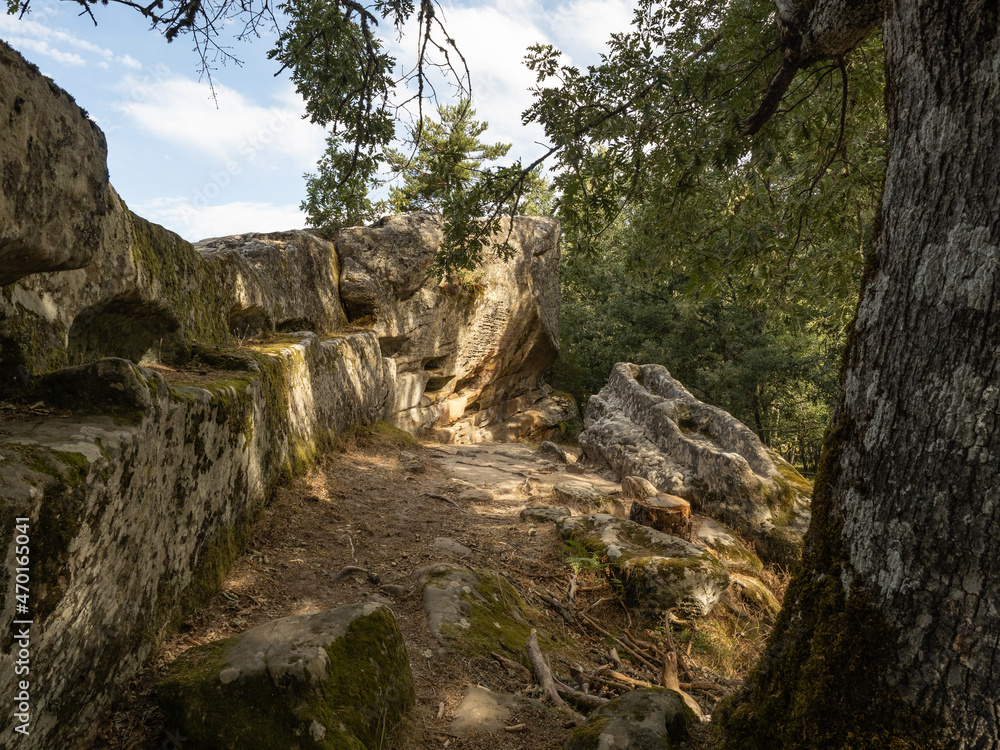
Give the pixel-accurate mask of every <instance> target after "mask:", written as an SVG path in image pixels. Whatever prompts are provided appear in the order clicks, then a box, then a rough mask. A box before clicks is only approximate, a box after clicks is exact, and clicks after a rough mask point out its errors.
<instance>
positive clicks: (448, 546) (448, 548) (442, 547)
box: [434, 536, 472, 557]
mask: <svg viewBox="0 0 1000 750" xmlns="http://www.w3.org/2000/svg"><path fill="white" fill-rule="evenodd" d="M434 549H436V550H438V551H439V552H447V553H448V554H452V555H458V556H459V557H465V556H466V555H471V554H472V550H471V549H469V548H468V547H466V546H465V545H464V544H461V543H460V542H456V541H455V540H454V539H449V538H448V537H446V536H439V537H438V538H437V539H435V540H434Z"/></svg>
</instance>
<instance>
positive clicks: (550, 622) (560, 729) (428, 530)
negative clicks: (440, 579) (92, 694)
mask: <svg viewBox="0 0 1000 750" xmlns="http://www.w3.org/2000/svg"><path fill="white" fill-rule="evenodd" d="M408 454H412V455H415V456H416V457H417V460H416V461H414V460H413V459H412V458H411V456H410V455H408ZM577 468H578V467H577ZM567 479H578V480H579V479H582V480H585V481H589V482H591V483H593V484H594V485H595V486H597V487H598V488H599V489H600V490H601V491H602V492H604V493H612V492H617V491H618V490H619V489H620V488H619V486H618V485H617V484H615V483H613V482H610V481H608V480H606V479H602V478H601V477H598V476H597V475H595V474H593V473H590V472H588V473H586V474H583V475H581V474H570V473H569V472H568V471H567V467H566V466H565V465H561V464H558V463H556V462H549V461H546V460H543V459H540V458H539V457H538V456H537V455H536V454H535V453H534V452H533V451H532V450H531V449H530V448H528V447H527V446H524V445H517V444H480V445H475V446H440V445H428V446H422V447H421V446H413V445H411V444H407V442H406V441H405V440H404V439H403V438H402V437H400V436H398V435H391V434H390V435H388V436H387V435H384V434H381V435H380V434H376V435H368V436H360V437H357V438H354V439H352V441H351V443H350V444H349V445H346V446H344V450H342V451H335V452H332V453H331V454H329V455H328V456H327V457H325V458H324V460H323V461H322V462H321V464H320V465H319V466H318V467H317V468H316V469H315V470H313V471H312V472H310V473H309V474H308V475H307V476H305V477H303V478H300V479H298V480H295V481H294V482H292V483H290V484H289V485H288V486H285V487H282V488H281V489H279V491H278V494H277V497H276V498H275V501H274V502H273V503H272V504H271V505H270V506H269V507H268V508H267V510H266V511H265V512H264V515H263V517H262V519H261V520H260V521H259V523H258V524H257V528H256V532H255V535H254V537H253V539H252V541H251V543H250V545H249V547H248V549H247V551H246V553H245V554H244V555H243V556H242V557H241V558H239V560H238V561H237V562H236V564H235V565H234V567H233V569H232V571H231V572H230V574H229V576H228V577H227V579H226V580H225V582H224V583H223V585H222V587H221V590H220V591H219V593H217V594H216V595H215V596H214V597H213V599H212V600H211V602H210V603H209V604H208V606H206V607H205V608H203V609H201V610H199V611H198V612H197V613H195V615H194V616H193V617H191V618H190V619H189V620H188V621H187V622H186V623H184V625H183V626H182V629H181V632H180V633H178V634H177V635H176V636H175V637H173V638H172V639H170V640H169V641H168V642H167V643H166V644H164V646H163V647H162V648H161V650H160V652H159V654H158V655H157V657H156V659H155V662H154V664H153V665H152V666H151V667H149V668H148V669H147V670H145V672H143V674H142V675H140V677H139V678H137V679H136V680H135V681H134V682H133V683H132V685H131V686H130V688H129V689H128V691H127V692H126V695H125V696H124V698H123V699H122V701H120V703H119V705H118V706H117V707H116V710H115V713H114V716H113V717H112V721H111V722H110V724H109V726H108V729H107V730H106V731H105V732H104V733H103V736H102V740H101V742H100V743H98V745H97V746H98V747H108V748H115V749H116V750H121V749H122V748H130V749H132V750H152V749H153V748H183V747H184V743H183V741H182V740H181V739H180V738H179V737H178V735H177V733H176V730H175V728H171V727H164V726H163V720H162V716H161V714H160V713H159V711H158V710H157V709H156V707H155V704H154V703H153V700H152V694H151V691H152V687H153V685H154V684H155V682H156V680H157V679H158V677H159V676H160V675H162V673H163V671H164V670H165V669H166V666H167V665H168V664H169V663H170V662H171V661H172V660H173V659H174V658H176V656H177V655H178V654H180V653H181V652H182V651H184V650H185V649H187V648H189V647H191V646H192V645H198V644H203V643H208V642H211V641H215V640H218V639H220V638H226V637H229V636H232V635H235V634H237V633H240V632H243V631H245V630H247V629H249V628H251V627H254V626H256V625H259V624H261V623H263V622H265V621H267V620H271V619H274V618H278V617H284V616H287V615H293V614H304V613H310V612H317V611H322V610H325V609H330V608H333V607H337V606H341V605H344V604H351V603H356V602H359V601H381V602H384V603H386V604H388V605H389V606H390V607H391V608H392V609H393V611H394V612H395V613H396V615H397V617H398V619H399V623H400V628H401V630H402V632H403V635H404V638H405V640H406V645H407V650H408V653H409V657H410V662H411V666H412V669H413V674H414V679H415V684H416V690H417V708H416V710H415V711H414V712H413V713H412V716H411V717H410V718H409V719H408V720H407V721H408V724H407V726H405V727H403V728H401V731H400V732H398V733H397V734H396V736H395V739H393V740H392V743H393V744H391V745H388V747H393V748H399V750H416V749H417V748H438V747H448V748H462V749H463V750H486V749H487V748H489V750H498V749H502V748H511V749H513V748H520V749H523V750H543V749H545V750H549V749H554V748H561V747H562V745H563V742H564V741H565V738H566V735H567V733H568V731H569V729H568V727H567V726H565V725H564V723H563V722H562V721H561V720H559V719H558V718H556V717H554V716H553V715H552V714H550V713H548V712H547V711H544V710H541V711H533V710H530V709H525V710H523V711H522V712H521V713H519V714H515V715H514V716H512V717H511V718H510V719H509V722H510V723H514V724H521V725H524V728H523V730H521V731H517V732H507V731H500V732H496V733H494V734H485V733H478V734H477V733H476V732H473V733H472V734H471V735H468V736H463V737H459V736H455V734H456V732H455V731H453V727H452V718H453V714H454V712H455V709H456V707H457V706H458V704H459V703H460V701H461V700H462V698H463V696H464V695H465V694H466V693H467V691H468V689H469V688H470V687H472V686H475V685H482V686H485V687H487V688H489V689H491V690H494V691H500V692H505V693H510V694H525V695H534V693H532V688H533V686H532V685H531V684H530V683H529V682H527V681H526V680H525V679H524V678H523V677H522V676H521V675H519V674H517V673H515V672H513V671H508V670H506V669H503V668H502V667H500V666H499V665H498V664H497V663H496V662H495V661H493V660H492V659H490V658H488V657H468V656H466V655H463V654H460V653H456V652H455V651H453V650H451V649H449V648H448V647H446V646H445V645H444V644H442V643H440V642H439V641H437V640H436V639H435V638H434V637H433V636H432V635H431V633H430V631H429V630H428V627H427V617H426V615H425V613H424V610H423V607H422V604H421V601H420V598H419V595H418V593H417V592H415V590H414V588H415V587H414V579H413V572H414V571H415V570H417V569H419V568H422V567H424V566H426V565H429V564H431V563H435V562H441V561H446V562H459V563H462V564H465V565H469V566H472V567H480V568H486V569H490V570H496V571H500V572H501V573H502V574H503V575H505V576H506V577H507V578H508V579H509V580H510V581H511V582H512V583H514V584H515V585H516V586H517V588H518V589H519V591H520V593H521V594H522V596H524V597H525V599H526V600H528V601H529V602H530V603H532V604H533V605H535V606H537V607H538V608H539V610H543V611H544V614H543V615H542V617H543V618H547V619H546V620H545V622H543V623H542V624H541V627H546V628H548V629H550V630H551V631H552V632H555V633H559V634H563V635H566V636H568V637H571V638H573V639H575V640H576V641H577V642H579V643H580V644H581V646H582V649H581V650H582V651H583V652H586V653H589V654H590V661H589V664H588V663H585V664H584V667H585V668H590V667H592V666H595V665H597V664H598V663H600V662H601V661H602V660H606V659H607V658H608V654H609V650H610V645H609V642H608V639H607V638H606V637H605V636H603V635H602V634H601V633H600V632H598V631H597V630H595V629H594V628H592V627H588V626H585V625H583V626H567V624H566V623H565V622H564V621H563V620H562V619H561V618H560V617H558V616H557V615H556V614H555V613H553V612H551V611H550V610H546V609H545V605H544V603H543V597H544V595H547V594H548V595H553V596H556V597H557V598H558V597H560V596H562V595H564V594H565V592H566V589H567V587H568V584H569V579H570V575H571V569H570V567H569V566H568V565H567V564H566V562H565V559H564V553H563V551H562V544H561V543H560V542H559V541H558V539H557V538H556V535H555V531H554V528H553V524H551V523H529V522H525V521H522V520H520V517H519V514H520V511H521V510H522V509H523V508H524V507H526V506H529V505H539V504H543V503H545V502H549V498H550V495H551V488H552V486H553V485H554V484H555V483H557V482H561V481H565V480H567ZM470 489H478V490H486V491H487V493H488V494H486V493H482V492H480V493H478V495H477V493H470V492H468V490H470ZM463 493H464V494H463ZM576 512H579V511H576ZM443 538H446V539H449V540H452V542H455V543H457V544H452V543H451V542H447V543H446V542H442V541H440V540H441V539H443ZM463 548H464V549H463ZM346 566H356V567H358V568H363V569H365V570H366V571H368V573H370V575H366V574H364V573H354V574H349V575H344V576H342V577H340V578H339V580H338V579H337V573H338V572H339V571H342V570H343V569H344V568H345V567H346ZM580 583H581V592H580V595H579V600H578V605H577V607H578V609H579V610H584V609H586V608H588V607H591V609H590V610H589V615H590V616H591V617H592V618H594V620H595V622H597V623H598V624H599V626H600V627H601V628H603V629H605V630H607V631H609V632H631V633H633V635H637V636H638V637H641V638H643V639H644V640H646V641H647V642H650V641H652V642H654V643H657V642H659V641H660V640H662V637H663V633H662V627H661V628H659V629H656V628H654V629H653V630H643V629H641V628H638V627H637V626H636V625H635V624H634V623H632V622H631V621H630V620H629V618H628V615H627V613H626V612H625V610H624V608H623V607H622V606H621V604H620V603H619V602H618V600H617V598H616V597H615V596H614V592H613V590H612V589H611V587H610V585H608V584H607V583H606V582H604V581H603V580H601V579H599V578H598V577H597V575H596V574H594V573H592V574H589V576H588V575H587V574H584V575H582V576H581V580H580ZM685 632H686V633H687V641H685V635H684V633H685ZM700 634H701V633H695V632H694V630H691V631H684V632H680V631H678V632H675V634H674V637H675V640H676V641H677V643H678V645H679V647H680V648H686V649H687V653H688V654H691V648H692V646H696V645H698V635H700ZM757 639H759V640H761V641H762V639H763V633H758V634H756V635H755V637H754V641H755V642H756V640H757ZM698 651H699V649H695V654H694V656H693V657H692V659H693V660H697V657H698ZM508 656H511V655H510V654H508ZM515 656H516V655H515ZM623 656H625V654H623ZM623 663H624V666H623V667H622V669H623V670H626V671H628V670H630V669H631V670H632V671H631V672H630V673H631V674H633V675H635V677H636V678H638V679H650V680H651V679H655V677H654V675H652V673H651V672H649V671H646V672H643V671H642V670H641V668H640V667H639V665H638V664H631V663H630V662H629V661H628V660H627V658H626V659H624V660H623ZM630 665H631V666H630ZM552 666H553V668H554V670H555V671H556V673H557V674H562V675H567V674H568V672H569V665H568V664H563V663H560V660H559V659H558V657H555V658H553V664H552ZM734 666H738V665H734ZM727 671H729V672H730V674H728V675H726V676H735V675H738V674H739V672H740V671H741V669H739V668H734V669H732V670H727ZM696 697H697V698H698V699H699V700H700V701H702V702H703V704H704V706H705V708H706V710H708V711H710V710H711V708H712V706H713V704H714V702H715V701H716V700H717V699H718V698H719V697H720V696H719V695H717V694H710V693H705V694H696ZM691 746H692V747H696V746H698V744H697V742H695V743H693V744H692V745H691Z"/></svg>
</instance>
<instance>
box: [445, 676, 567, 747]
mask: <svg viewBox="0 0 1000 750" xmlns="http://www.w3.org/2000/svg"><path fill="white" fill-rule="evenodd" d="M525 710H528V711H532V712H536V713H540V714H542V715H547V716H551V717H552V720H555V721H558V720H559V717H557V716H555V715H554V714H553V713H552V712H551V711H550V710H549V709H548V708H546V707H545V706H544V704H542V703H541V702H540V701H536V700H531V699H529V698H523V697H520V696H514V695H505V694H504V693H494V692H493V691H492V690H487V689H486V688H484V687H481V686H479V685H474V686H472V687H470V688H469V690H468V691H467V692H466V694H465V697H464V698H462V702H461V703H459V704H458V707H457V708H456V709H455V711H454V712H453V713H452V719H451V726H450V727H449V731H450V732H451V733H452V734H454V735H456V736H458V737H460V738H465V737H468V736H469V735H471V734H476V733H485V734H492V733H494V732H502V731H503V730H504V727H506V726H508V725H509V722H508V719H509V718H510V717H511V715H513V714H514V712H515V711H516V712H517V713H518V714H521V713H523V712H524V711H525Z"/></svg>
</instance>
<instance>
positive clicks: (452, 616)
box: [413, 563, 531, 655]
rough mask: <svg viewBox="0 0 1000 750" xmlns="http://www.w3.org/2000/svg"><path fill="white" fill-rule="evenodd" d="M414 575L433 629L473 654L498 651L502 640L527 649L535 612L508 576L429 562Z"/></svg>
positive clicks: (507, 643)
mask: <svg viewBox="0 0 1000 750" xmlns="http://www.w3.org/2000/svg"><path fill="white" fill-rule="evenodd" d="M413 575H414V577H415V578H416V580H417V585H418V587H419V589H420V592H421V597H422V599H423V603H424V609H425V610H426V612H427V619H428V624H429V625H430V629H431V632H432V633H434V635H436V636H438V637H439V638H441V639H442V640H444V641H447V642H448V643H450V644H451V645H453V646H455V647H456V648H458V649H460V650H462V651H464V652H466V653H471V654H477V655H484V654H489V653H490V652H491V651H496V650H497V647H498V644H499V642H500V641H503V643H504V644H505V645H506V646H507V647H508V648H510V649H512V650H514V651H516V652H518V653H522V652H523V651H524V644H525V642H526V641H527V640H528V634H529V633H530V632H531V625H530V624H529V622H528V618H529V617H530V614H529V611H528V607H527V605H526V604H525V602H524V600H523V599H522V598H521V595H520V594H519V593H518V592H517V590H516V589H515V588H514V587H513V586H512V585H511V584H510V583H509V582H508V581H507V580H506V579H504V578H503V576H501V575H499V574H498V573H494V572H489V571H485V570H478V571H477V570H472V569H471V568H466V567H464V566H461V565H454V564H451V563H437V564H436V565H430V566H428V567H426V568H421V569H420V570H417V571H415V572H414V574H413Z"/></svg>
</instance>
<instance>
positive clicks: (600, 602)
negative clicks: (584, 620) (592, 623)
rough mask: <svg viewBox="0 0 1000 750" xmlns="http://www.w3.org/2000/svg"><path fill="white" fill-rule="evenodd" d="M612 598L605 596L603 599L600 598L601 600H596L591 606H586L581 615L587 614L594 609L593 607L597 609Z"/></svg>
mask: <svg viewBox="0 0 1000 750" xmlns="http://www.w3.org/2000/svg"><path fill="white" fill-rule="evenodd" d="M612 598H613V597H610V596H605V597H602V598H600V599H598V600H597V601H596V602H594V603H593V604H590V605H588V606H587V608H586V609H585V610H583V612H582V613H581V614H587V613H588V612H590V610H592V609H594V608H595V607H597V606H599V605H601V604H604V602H606V601H608V600H609V599H612Z"/></svg>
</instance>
